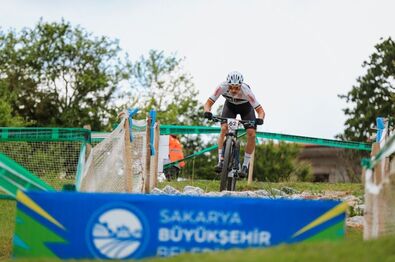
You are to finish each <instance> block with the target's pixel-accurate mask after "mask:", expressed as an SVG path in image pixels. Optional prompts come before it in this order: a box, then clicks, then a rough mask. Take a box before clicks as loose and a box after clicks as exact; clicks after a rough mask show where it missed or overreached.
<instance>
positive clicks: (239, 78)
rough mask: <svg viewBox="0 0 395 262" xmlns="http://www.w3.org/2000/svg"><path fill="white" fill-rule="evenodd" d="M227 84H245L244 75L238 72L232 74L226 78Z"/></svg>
mask: <svg viewBox="0 0 395 262" xmlns="http://www.w3.org/2000/svg"><path fill="white" fill-rule="evenodd" d="M226 82H228V84H230V85H241V84H242V83H243V75H242V74H241V73H240V72H237V71H233V72H230V73H229V74H228V77H227V78H226Z"/></svg>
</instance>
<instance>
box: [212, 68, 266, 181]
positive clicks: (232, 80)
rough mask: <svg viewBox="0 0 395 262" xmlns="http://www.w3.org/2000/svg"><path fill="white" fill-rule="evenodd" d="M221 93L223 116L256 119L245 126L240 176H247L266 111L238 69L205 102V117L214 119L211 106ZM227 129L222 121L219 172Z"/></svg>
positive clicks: (226, 125)
mask: <svg viewBox="0 0 395 262" xmlns="http://www.w3.org/2000/svg"><path fill="white" fill-rule="evenodd" d="M220 95H222V96H223V97H224V98H225V104H224V107H223V110H222V115H221V116H222V117H225V118H236V116H237V114H240V116H241V119H242V120H255V125H252V124H245V125H244V128H245V129H246V131H247V146H246V149H245V154H244V161H243V166H242V168H241V171H240V177H242V178H245V177H246V176H247V170H248V165H249V162H250V159H251V154H252V153H253V151H254V149H255V136H256V126H257V125H262V124H263V120H264V118H265V111H264V110H263V108H262V106H261V105H260V103H259V102H258V101H257V100H256V98H255V96H254V94H253V93H252V91H251V88H250V87H249V86H248V85H247V84H246V83H244V81H243V75H242V74H241V73H239V72H237V71H233V72H230V73H229V74H228V76H227V78H226V81H225V82H222V83H221V84H220V85H219V86H218V87H217V89H216V90H215V92H214V94H213V95H212V96H210V97H209V99H208V100H207V102H206V103H205V104H204V117H205V118H207V119H212V117H213V114H212V113H211V107H212V106H213V104H214V103H215V101H217V99H218V97H219V96H220ZM254 110H255V111H256V113H257V114H258V117H255V112H254ZM227 131H228V124H227V123H221V134H220V135H219V137H218V156H219V157H218V165H217V166H216V167H215V171H216V172H217V173H220V172H221V170H222V167H223V155H222V146H223V143H224V137H225V134H226V133H227Z"/></svg>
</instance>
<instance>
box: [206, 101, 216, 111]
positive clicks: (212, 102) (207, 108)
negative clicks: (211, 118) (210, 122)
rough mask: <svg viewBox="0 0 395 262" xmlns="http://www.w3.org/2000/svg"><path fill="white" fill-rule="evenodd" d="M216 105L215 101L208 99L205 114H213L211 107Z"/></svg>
mask: <svg viewBox="0 0 395 262" xmlns="http://www.w3.org/2000/svg"><path fill="white" fill-rule="evenodd" d="M213 105H214V101H213V100H211V99H210V98H209V99H207V102H206V103H205V104H204V112H211V107H212V106H213Z"/></svg>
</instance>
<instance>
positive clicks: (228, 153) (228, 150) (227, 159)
mask: <svg viewBox="0 0 395 262" xmlns="http://www.w3.org/2000/svg"><path fill="white" fill-rule="evenodd" d="M224 147H225V150H224V165H223V166H222V171H221V184H220V187H219V191H223V190H226V189H227V184H228V173H229V171H230V170H231V168H232V153H233V152H232V139H231V138H227V139H226V140H225V143H224Z"/></svg>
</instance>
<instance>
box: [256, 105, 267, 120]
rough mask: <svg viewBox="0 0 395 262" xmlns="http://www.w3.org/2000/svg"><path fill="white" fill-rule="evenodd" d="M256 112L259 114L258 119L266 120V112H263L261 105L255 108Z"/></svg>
mask: <svg viewBox="0 0 395 262" xmlns="http://www.w3.org/2000/svg"><path fill="white" fill-rule="evenodd" d="M255 111H256V113H257V114H258V118H261V119H265V110H263V107H262V106H261V105H259V106H258V107H257V108H255Z"/></svg>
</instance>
